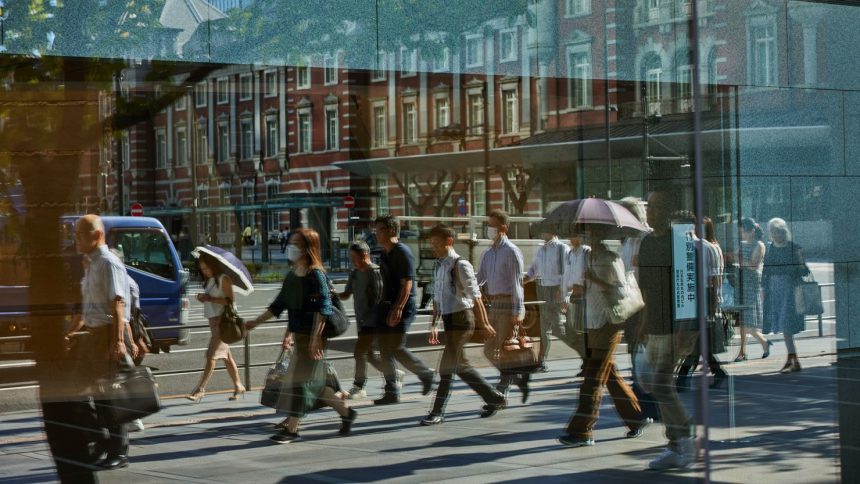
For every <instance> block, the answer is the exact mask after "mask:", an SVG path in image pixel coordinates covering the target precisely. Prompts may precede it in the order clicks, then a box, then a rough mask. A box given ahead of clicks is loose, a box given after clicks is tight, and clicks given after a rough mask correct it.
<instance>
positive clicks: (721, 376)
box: [711, 370, 729, 390]
mask: <svg viewBox="0 0 860 484" xmlns="http://www.w3.org/2000/svg"><path fill="white" fill-rule="evenodd" d="M728 379H729V375H728V373H726V372H725V371H723V370H720V371H718V372H717V373H714V381H713V382H711V388H712V389H714V390H717V389H719V388H721V387H722V386H723V383H725V381H726V380H728Z"/></svg>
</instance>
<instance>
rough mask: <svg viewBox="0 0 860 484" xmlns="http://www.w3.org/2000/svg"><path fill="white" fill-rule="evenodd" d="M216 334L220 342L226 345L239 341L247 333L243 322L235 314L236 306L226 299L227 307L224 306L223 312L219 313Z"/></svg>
mask: <svg viewBox="0 0 860 484" xmlns="http://www.w3.org/2000/svg"><path fill="white" fill-rule="evenodd" d="M218 333H219V335H220V337H221V341H223V342H225V343H227V344H228V345H229V344H233V343H235V342H237V341H240V340H241V339H242V338H244V337H245V334H246V333H247V330H246V329H245V322H244V321H243V320H242V318H241V317H240V316H239V314H238V313H237V312H236V306H234V305H233V301H231V300H230V299H227V305H226V306H224V312H222V313H221V319H220V320H219V321H218Z"/></svg>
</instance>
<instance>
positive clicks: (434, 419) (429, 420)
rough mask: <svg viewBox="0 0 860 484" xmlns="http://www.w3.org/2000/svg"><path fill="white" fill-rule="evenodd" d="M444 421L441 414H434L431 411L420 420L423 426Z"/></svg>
mask: <svg viewBox="0 0 860 484" xmlns="http://www.w3.org/2000/svg"><path fill="white" fill-rule="evenodd" d="M444 421H445V417H443V416H442V415H435V414H432V413H431V414H430V415H428V416H426V417H424V418H423V419H422V420H421V425H424V426H425V427H429V426H431V425H439V424H441V423H442V422H444Z"/></svg>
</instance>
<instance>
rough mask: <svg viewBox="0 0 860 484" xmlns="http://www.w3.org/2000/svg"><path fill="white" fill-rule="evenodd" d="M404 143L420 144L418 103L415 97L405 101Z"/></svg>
mask: <svg viewBox="0 0 860 484" xmlns="http://www.w3.org/2000/svg"><path fill="white" fill-rule="evenodd" d="M402 129H403V144H404V145H414V144H418V103H417V101H416V100H414V99H410V100H408V101H403V124H402Z"/></svg>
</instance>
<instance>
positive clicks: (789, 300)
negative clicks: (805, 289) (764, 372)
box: [763, 218, 809, 373]
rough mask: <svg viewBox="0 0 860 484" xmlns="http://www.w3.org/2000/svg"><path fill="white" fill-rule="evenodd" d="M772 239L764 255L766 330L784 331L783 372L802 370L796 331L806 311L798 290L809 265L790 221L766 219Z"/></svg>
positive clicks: (802, 326) (798, 329) (801, 329)
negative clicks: (799, 301) (797, 296)
mask: <svg viewBox="0 0 860 484" xmlns="http://www.w3.org/2000/svg"><path fill="white" fill-rule="evenodd" d="M767 231H768V234H769V235H770V243H769V244H768V246H767V251H766V252H765V254H766V255H765V257H764V263H763V265H764V271H763V282H764V332H765V333H768V334H769V333H782V336H783V339H784V340H785V348H786V350H787V351H788V357H787V359H786V361H785V365H783V367H782V369H781V370H780V373H793V372H797V371H800V370H801V367H800V361H798V359H797V344H796V342H795V341H794V335H796V334H797V333H799V332H801V331H803V329H804V326H805V323H804V315H803V313H802V312H798V310H797V307H796V300H795V290H796V289H797V287H798V285H799V284H800V283H801V281H802V279H803V277H804V276H806V275H808V274H809V268H808V267H807V266H806V263H805V261H804V258H803V248H802V247H800V246H799V245H797V244H795V243H794V241H793V240H792V237H791V231H790V230H789V228H788V224H787V223H786V222H785V220H783V219H781V218H773V219H771V220H770V221H769V222H768V223H767Z"/></svg>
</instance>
